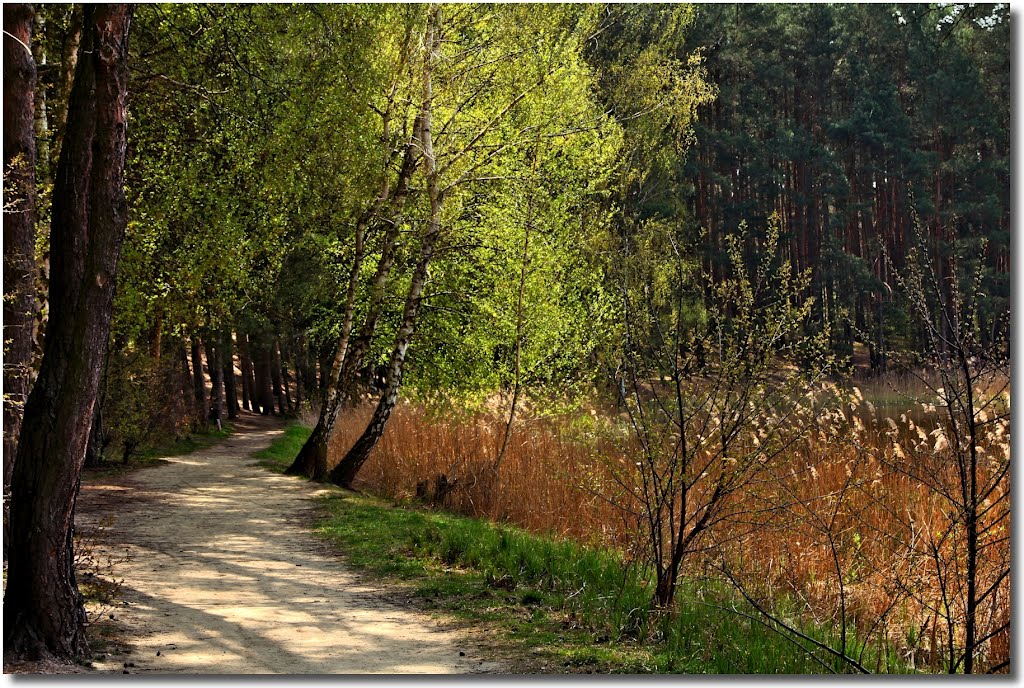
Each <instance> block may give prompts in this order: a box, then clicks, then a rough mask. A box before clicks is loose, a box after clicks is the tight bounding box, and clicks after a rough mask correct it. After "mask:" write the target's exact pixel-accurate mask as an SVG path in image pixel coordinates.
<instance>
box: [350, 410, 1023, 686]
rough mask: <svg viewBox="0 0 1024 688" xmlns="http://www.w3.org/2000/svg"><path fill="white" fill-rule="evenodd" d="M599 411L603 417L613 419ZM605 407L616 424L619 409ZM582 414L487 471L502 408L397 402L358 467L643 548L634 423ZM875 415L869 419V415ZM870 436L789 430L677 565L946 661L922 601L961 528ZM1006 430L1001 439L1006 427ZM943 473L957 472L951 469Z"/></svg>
mask: <svg viewBox="0 0 1024 688" xmlns="http://www.w3.org/2000/svg"><path fill="white" fill-rule="evenodd" d="M371 412H372V408H370V407H369V406H366V405H363V406H360V407H358V408H356V409H353V410H352V411H350V412H349V413H347V414H346V416H345V418H344V419H343V420H342V422H341V423H340V427H339V429H338V431H337V432H336V434H335V436H334V438H333V440H332V443H331V452H330V453H331V457H332V458H333V459H334V460H335V461H337V460H339V459H340V458H341V456H343V453H344V451H346V450H347V449H348V447H350V446H351V445H352V444H353V443H354V441H355V439H356V437H357V436H358V434H359V433H360V432H361V431H362V430H363V428H365V427H366V423H367V421H368V420H369V417H370V414H371ZM595 415H596V414H595ZM609 415H610V414H601V417H602V419H604V420H605V421H608V420H609ZM610 420H611V424H612V425H614V417H611V418H610ZM918 420H919V421H921V419H920V418H918ZM578 421H579V419H576V420H575V421H573V420H570V419H559V420H550V419H548V420H540V419H536V418H534V419H528V420H525V421H522V422H520V423H518V424H517V425H516V427H515V429H514V432H513V435H512V439H511V443H510V446H509V448H508V452H507V454H506V456H505V457H504V458H503V460H502V462H501V464H500V466H499V467H498V469H497V471H495V470H494V462H495V459H496V457H497V455H498V452H499V448H500V446H501V441H502V436H503V433H504V421H503V419H501V418H500V417H498V416H496V415H492V414H488V413H475V414H459V413H455V412H452V411H450V410H444V411H442V410H437V409H434V410H431V409H428V408H426V407H424V406H422V405H418V404H412V403H408V402H403V403H401V404H399V406H398V407H397V408H396V409H395V412H394V414H393V416H392V419H391V421H390V423H389V425H388V427H387V430H386V432H385V433H384V437H383V438H382V440H381V442H380V443H379V444H378V446H377V448H376V450H375V451H374V454H373V456H372V457H371V459H370V461H368V462H367V464H366V465H365V466H364V468H363V469H362V471H361V473H360V476H359V482H360V483H361V485H362V486H363V487H364V488H365V489H368V490H369V491H372V492H375V493H377V494H381V495H385V496H388V497H392V498H398V499H404V498H412V497H415V496H417V495H419V496H420V497H426V498H427V499H430V498H435V499H436V498H437V495H436V490H437V483H436V479H437V477H438V476H442V475H443V476H445V479H446V480H447V481H448V482H449V483H450V484H451V483H454V485H453V486H451V490H450V492H446V493H445V494H443V495H441V498H440V499H439V500H437V501H440V502H441V503H442V504H443V506H444V507H445V508H447V509H450V510H453V511H455V512H458V513H462V514H466V515H470V516H477V517H484V518H488V519H491V520H493V521H497V522H507V523H512V524H515V525H517V526H520V527H523V528H525V529H527V530H530V531H533V532H538V533H552V534H555V535H558V536H562V537H568V538H573V539H575V540H577V541H581V542H584V543H589V544H597V545H604V546H612V547H617V548H619V549H620V550H623V551H626V552H627V553H629V554H631V555H632V556H637V557H638V556H640V551H641V549H642V548H641V546H640V545H638V542H637V538H636V532H637V527H636V521H635V517H633V516H630V515H629V512H630V510H634V511H635V510H636V509H637V508H638V505H637V504H635V503H630V499H631V498H630V497H629V496H628V493H627V491H626V490H624V489H622V488H621V487H620V486H618V485H617V483H616V482H615V480H614V479H613V477H612V476H613V473H614V474H618V475H619V476H621V475H622V471H621V467H622V466H623V465H629V464H628V457H627V456H625V455H624V453H623V452H624V448H625V451H628V446H629V438H628V436H622V437H620V438H617V439H614V440H613V441H609V440H608V438H607V433H601V432H594V427H595V422H599V420H597V419H595V418H594V417H593V416H591V417H589V418H584V423H582V425H581V424H580V423H579V422H578ZM874 424H875V426H878V425H879V420H878V419H877V418H876V419H875V420H874ZM869 425H870V422H869ZM604 427H605V429H606V430H607V427H609V426H608V424H606V425H605V426H604ZM834 431H835V429H833V432H834ZM866 436H869V437H870V438H871V441H869V442H868V444H867V446H865V445H863V444H862V445H860V446H859V447H858V446H857V445H856V444H855V443H851V442H848V441H843V439H841V438H836V437H830V436H828V434H827V433H820V434H818V435H817V436H814V435H812V436H810V437H808V438H807V440H806V441H804V442H802V443H799V444H798V445H795V446H794V447H793V449H792V451H791V452H789V453H788V454H787V455H786V456H785V457H783V458H782V459H781V460H780V461H778V462H777V463H776V465H775V466H774V470H773V471H772V474H771V475H770V476H767V479H764V480H760V481H757V482H756V483H755V484H753V485H751V486H750V487H749V489H748V490H746V491H745V492H743V493H741V494H737V495H736V496H734V497H733V502H732V503H731V504H730V505H729V511H730V512H731V513H732V514H733V517H732V518H730V519H728V520H727V521H725V522H723V523H721V524H719V526H718V527H717V528H716V529H715V531H714V532H713V534H712V535H711V536H710V537H707V538H705V539H704V541H703V544H704V547H703V549H701V550H700V551H699V552H697V553H696V554H695V556H693V557H691V558H690V559H689V560H688V561H687V563H686V568H687V572H688V573H689V574H690V575H708V573H709V572H710V573H711V574H712V575H714V572H715V571H716V570H718V571H720V570H721V568H722V567H723V566H724V567H727V568H728V570H729V571H730V572H731V573H733V574H734V575H735V576H736V579H737V581H738V582H740V583H741V584H742V585H744V586H745V587H746V589H747V592H748V593H749V594H751V595H752V596H753V597H754V598H756V599H763V600H765V601H766V602H767V601H770V600H775V599H778V598H779V597H782V596H784V597H786V598H787V599H788V600H790V601H791V602H790V604H791V605H796V607H795V608H794V609H792V610H791V611H792V612H793V613H800V614H802V615H803V616H804V617H805V618H806V619H808V620H813V621H814V622H815V623H816V624H818V625H819V626H822V627H825V628H828V627H837V626H838V625H839V624H841V622H842V620H843V619H845V620H846V623H847V624H848V626H850V627H853V628H856V629H857V630H858V631H859V632H860V634H861V635H862V636H863V635H870V636H871V638H872V640H873V641H874V642H878V641H879V640H882V639H884V640H885V641H886V643H885V644H886V651H889V649H890V648H891V651H892V652H898V653H899V654H900V656H901V658H902V659H903V661H905V662H908V663H910V664H912V665H914V666H917V667H921V668H931V669H932V670H942V666H941V660H940V657H941V652H942V650H943V648H944V647H946V646H947V645H948V635H947V634H948V628H947V626H946V625H945V624H944V623H943V621H942V617H943V610H942V608H936V607H934V606H933V605H934V604H935V602H936V600H939V599H940V598H941V594H940V593H941V588H940V586H941V584H942V579H941V576H940V574H941V573H945V574H949V573H950V572H953V574H954V578H955V577H956V575H957V574H958V573H959V571H958V569H957V568H956V567H957V566H958V565H959V563H958V562H959V560H960V559H962V551H961V545H962V543H959V542H955V541H952V540H949V541H945V542H943V543H941V544H940V545H939V546H938V547H937V548H935V547H931V548H930V545H929V544H928V538H927V537H925V535H926V534H929V533H932V534H934V533H938V532H941V531H942V530H943V529H945V528H947V527H948V526H949V523H950V514H949V513H948V512H947V510H946V508H945V504H944V502H943V500H942V499H941V498H940V497H939V496H938V495H937V494H936V493H935V491H934V490H930V489H928V488H926V487H925V486H923V485H922V484H921V483H920V482H919V481H916V480H914V479H913V478H911V477H908V476H907V475H906V474H905V473H904V472H902V471H901V470H899V461H898V460H897V457H894V455H893V451H894V450H893V449H892V447H891V444H892V443H891V441H889V440H888V439H887V436H886V435H885V434H884V433H883V432H880V431H879V432H875V433H874V434H873V435H872V434H871V433H870V432H869V433H867V435H866ZM1006 443H1007V447H1006V450H1007V451H1008V443H1009V438H1008V437H1007V438H1006ZM993 449H995V448H993ZM1007 455H1008V454H1007ZM907 460H913V461H918V462H921V461H928V460H929V459H928V458H927V457H925V456H916V455H915V456H911V457H907ZM927 469H928V470H930V471H933V472H934V474H936V475H939V474H942V473H943V472H945V473H946V474H949V473H950V471H952V470H953V469H952V467H950V466H948V465H940V464H939V463H936V464H935V465H932V466H927ZM984 470H985V469H984V468H983V472H984ZM948 477H949V479H950V480H949V484H952V480H953V478H954V476H953V475H948ZM1004 482H1005V483H1006V485H1005V487H1002V486H1001V489H1008V487H1009V486H1008V477H1007V478H1006V479H1005V481H1004ZM444 491H445V490H444V488H442V492H444ZM1008 509H1009V500H1008V499H1007V500H1004V501H1003V502H1002V505H1001V506H1000V507H999V508H996V509H993V510H992V511H991V512H990V513H988V514H987V515H986V519H987V522H993V521H995V520H996V519H1002V520H1003V522H1004V523H1003V524H1004V525H1005V527H1006V529H1007V531H1006V532H1008V528H1009V514H1008ZM712 545H713V546H712ZM929 548H930V549H929ZM1009 556H1010V551H1009V539H1008V538H1004V539H1002V540H999V539H998V538H997V539H995V540H993V541H992V542H991V543H989V544H988V545H987V547H986V549H985V556H984V557H982V570H981V575H980V578H981V586H980V589H985V588H986V587H987V586H989V585H991V584H993V583H995V582H996V578H997V576H998V575H999V572H1000V571H1001V570H1003V568H1005V567H1006V566H1008V563H1009ZM942 566H944V567H945V570H944V571H943V570H941V568H940V567H942ZM946 585H947V591H948V592H949V593H950V594H952V595H953V596H956V595H962V593H963V590H961V589H960V586H959V583H958V582H957V581H955V580H954V581H952V582H951V583H950V582H947V584H946ZM1009 614H1010V600H1009V584H1008V581H1004V582H1003V584H1002V585H999V586H997V591H996V592H995V593H994V594H992V595H991V596H990V597H989V598H988V599H987V600H986V604H985V605H984V607H983V609H982V610H981V616H982V618H981V622H982V623H981V625H982V627H983V628H984V629H994V628H997V627H998V626H999V625H1000V624H1002V623H1003V622H1005V621H1008V620H1009ZM954 618H955V612H954ZM958 625H960V624H958ZM958 632H959V631H958ZM960 641H961V638H960V637H959V636H957V637H956V642H960ZM1008 656H1009V631H1008V630H1006V631H1003V632H1000V633H997V634H996V635H995V637H993V638H992V640H991V641H990V642H989V644H988V646H987V647H986V649H985V651H984V653H983V664H984V665H987V666H995V665H996V664H998V663H999V662H1001V661H1003V660H1005V659H1006V658H1008ZM869 668H870V667H869Z"/></svg>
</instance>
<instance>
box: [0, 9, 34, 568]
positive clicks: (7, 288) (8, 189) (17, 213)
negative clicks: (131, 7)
mask: <svg viewBox="0 0 1024 688" xmlns="http://www.w3.org/2000/svg"><path fill="white" fill-rule="evenodd" d="M32 17H33V9H32V5H22V4H17V5H15V4H11V5H4V206H5V207H4V222H3V230H4V323H3V334H4V357H3V363H4V388H3V389H4V402H3V408H4V557H5V558H6V554H7V544H8V543H9V542H10V533H9V532H8V530H7V526H8V511H7V509H8V506H9V502H10V499H9V494H10V489H11V475H12V474H13V471H14V460H15V456H16V452H17V446H18V434H19V432H20V430H21V419H22V414H23V412H24V409H25V402H26V400H27V399H28V393H29V388H30V386H31V381H32V373H31V368H32V328H33V323H34V319H35V306H36V295H35V237H36V231H35V222H36V204H35V184H36V181H35V163H36V148H35V131H34V128H33V127H34V98H35V86H36V64H35V60H34V58H33V56H32V51H31V50H29V49H28V46H29V45H30V44H31V42H32ZM8 206H9V207H8Z"/></svg>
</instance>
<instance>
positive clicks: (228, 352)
mask: <svg viewBox="0 0 1024 688" xmlns="http://www.w3.org/2000/svg"><path fill="white" fill-rule="evenodd" d="M233 349H234V347H232V345H231V330H226V331H225V332H224V336H223V337H221V346H220V351H221V357H222V361H221V365H222V367H223V370H224V400H225V402H226V403H227V406H228V418H229V419H232V420H234V419H235V418H238V385H237V384H236V382H235V353H234V350H233Z"/></svg>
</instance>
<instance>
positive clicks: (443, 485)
mask: <svg viewBox="0 0 1024 688" xmlns="http://www.w3.org/2000/svg"><path fill="white" fill-rule="evenodd" d="M7 21H8V14H7V11H6V9H5V27H6V26H7ZM22 24H24V25H26V26H28V27H29V29H30V30H29V34H28V35H24V32H22V33H21V34H18V35H23V36H24V38H25V39H26V40H25V41H24V42H23V43H24V47H26V48H30V52H31V58H32V62H33V64H34V69H35V74H36V78H35V82H34V86H33V90H32V96H33V102H34V109H33V111H32V124H33V129H32V131H31V133H30V138H31V146H30V147H31V153H30V156H29V155H27V154H26V153H20V154H17V153H14V154H11V155H8V152H9V150H12V149H10V148H9V147H8V139H7V137H6V136H5V169H6V170H7V174H6V175H5V225H4V226H5V230H4V232H5V234H4V246H5V251H4V255H5V268H6V269H5V283H4V290H5V301H4V306H5V312H4V329H5V365H4V375H5V378H4V388H5V397H4V413H5V421H4V430H5V435H4V441H5V451H4V457H5V458H4V492H5V505H6V504H8V503H9V502H10V500H9V499H7V497H8V496H9V495H10V496H11V497H12V498H13V499H14V500H15V501H17V491H16V490H14V492H12V481H14V472H15V457H18V460H19V461H20V460H21V458H20V457H21V456H22V455H23V454H19V453H18V451H23V453H24V450H18V449H17V443H18V430H19V427H20V422H21V421H20V419H21V414H22V409H23V408H24V404H25V400H26V399H27V398H28V394H29V389H30V388H31V386H32V383H33V381H34V380H35V379H36V376H37V375H38V373H39V369H40V363H41V359H42V353H43V341H44V338H45V336H46V335H47V334H48V330H49V329H51V327H52V325H53V321H52V319H51V318H50V315H51V314H52V313H53V312H54V308H53V307H54V304H53V303H52V302H51V301H49V300H48V298H47V295H48V293H50V292H49V289H50V288H51V286H52V285H51V269H52V268H54V265H53V264H52V263H51V260H50V254H51V244H50V238H51V227H57V226H58V224H59V218H57V219H55V218H54V217H53V216H52V213H51V207H52V206H51V204H52V203H53V199H54V195H55V194H57V193H59V192H58V191H55V190H56V189H60V188H61V187H60V184H61V179H60V175H59V168H60V164H59V161H60V156H61V155H62V154H63V152H62V149H63V148H66V147H67V144H66V143H65V131H66V130H67V129H68V127H69V124H68V122H69V118H73V116H74V113H73V112H72V113H71V114H69V103H70V102H72V86H73V84H74V82H75V71H76V69H79V71H81V69H80V68H79V62H80V60H81V53H80V50H81V47H80V46H81V43H82V41H83V36H85V38H86V39H89V35H90V31H91V30H92V29H91V28H90V26H91V25H90V23H89V17H87V16H85V14H84V13H83V9H82V7H81V6H78V5H37V6H35V8H34V12H33V13H30V14H29V20H28V23H27V24H25V22H24V21H23V22H22ZM126 31H127V29H126ZM131 32H132V37H131V41H130V43H129V53H128V54H127V64H128V66H129V69H130V86H129V93H128V105H127V108H128V117H129V120H128V132H129V134H128V139H127V148H126V151H125V165H124V193H125V196H126V199H125V200H126V203H127V209H128V210H127V218H128V219H127V231H126V233H125V235H124V245H123V249H122V250H121V256H120V264H119V266H117V267H116V270H115V272H116V274H117V288H116V294H115V295H114V301H113V311H112V320H111V324H110V333H109V337H107V338H106V339H105V341H106V343H105V346H104V347H103V351H102V356H101V358H102V363H101V366H100V370H101V375H100V381H99V384H98V387H97V399H96V404H95V410H94V412H92V413H91V415H90V416H89V417H90V418H91V428H90V429H89V432H88V433H87V434H88V442H87V445H86V453H85V456H84V457H83V460H84V462H85V464H86V465H87V466H88V465H94V464H98V463H102V462H104V461H107V462H109V461H123V462H125V463H127V462H129V461H130V460H131V459H132V458H133V457H135V456H138V455H140V453H142V452H144V451H145V450H147V449H148V448H151V447H153V446H156V445H158V444H161V443H165V442H166V441H168V440H169V439H173V438H176V437H182V436H186V435H189V434H190V433H194V432H197V431H199V430H202V429H203V428H205V427H206V426H208V424H211V423H213V424H220V423H222V422H229V421H230V420H231V419H232V418H235V417H236V416H237V414H238V413H239V412H241V411H242V410H243V409H245V410H249V411H253V412H259V413H263V414H275V415H281V416H286V417H290V418H299V419H302V420H304V421H305V423H306V424H307V425H308V426H309V427H310V428H311V432H310V434H309V438H308V439H306V440H305V441H304V444H303V447H302V450H301V451H300V452H299V454H298V456H297V457H296V460H295V462H294V463H293V464H292V465H291V466H290V468H289V471H290V472H292V473H297V474H302V475H306V476H309V477H311V478H313V479H317V480H330V481H333V482H335V483H337V484H339V485H342V486H346V487H349V486H353V485H355V486H357V487H359V488H360V489H363V490H369V491H372V492H375V493H378V494H383V495H388V496H390V497H393V498H401V499H420V500H425V501H428V502H431V503H432V504H433V505H435V506H437V507H444V508H448V509H451V510H454V511H458V512H461V513H465V514H469V515H473V516H483V517H487V518H489V519H492V520H495V521H498V522H502V523H512V524H515V525H518V526H521V527H523V528H526V529H528V530H532V531H535V532H539V533H547V534H553V535H555V536H557V537H559V538H570V539H571V540H573V541H576V542H579V543H583V544H586V545H588V546H595V547H599V548H604V549H608V550H611V551H615V552H617V553H619V554H618V555H617V556H621V558H622V562H623V566H624V567H625V568H624V570H625V571H626V572H627V573H626V574H624V575H625V576H626V577H627V578H628V577H629V576H631V575H636V576H638V579H637V580H638V581H639V582H638V583H637V585H639V586H640V588H641V589H642V590H643V591H644V592H643V593H642V595H643V596H646V598H649V599H645V600H643V601H637V603H636V606H635V608H634V609H633V610H632V611H629V612H628V613H626V614H625V615H620V616H615V615H613V614H610V615H609V616H608V618H607V619H605V620H603V621H601V622H600V623H602V624H607V625H609V627H610V628H611V629H612V633H613V634H616V637H618V636H622V637H629V638H633V639H640V640H641V641H643V642H646V641H648V640H650V641H652V642H653V641H655V640H657V641H659V642H661V641H665V642H668V641H670V640H671V639H672V637H673V636H672V631H671V630H670V627H671V624H672V621H671V615H667V616H666V615H665V614H663V613H661V612H663V611H664V610H666V609H672V608H673V605H678V600H677V599H676V592H677V590H678V589H680V587H681V586H682V587H684V588H685V589H686V591H687V596H689V597H692V596H694V595H697V596H698V597H700V598H701V599H704V597H703V596H704V595H711V596H712V597H714V596H715V595H727V596H728V595H732V596H733V597H729V599H730V600H731V599H733V598H734V596H735V595H737V594H738V595H740V597H739V598H735V599H742V600H743V602H744V604H745V605H746V606H744V609H746V610H747V611H746V612H744V613H745V614H748V615H752V616H756V617H757V618H761V619H763V620H764V622H765V623H767V624H769V625H772V624H774V626H775V628H776V629H777V630H778V631H779V632H781V633H788V634H790V636H791V637H793V638H794V639H795V641H796V642H798V643H803V644H804V646H805V647H806V648H807V652H808V653H810V654H811V655H812V656H813V657H815V658H817V657H819V654H820V656H821V657H823V658H824V659H820V660H819V659H816V660H815V661H819V662H826V663H827V666H829V667H831V668H833V669H837V668H838V669H844V668H845V669H849V668H853V669H857V670H893V671H895V670H903V669H906V668H908V667H910V668H925V669H930V670H947V671H953V672H956V671H967V672H971V671H982V670H983V671H1001V670H1008V667H1009V538H1008V527H1009V497H1008V495H1009V490H1008V483H1009V425H1008V422H1009V387H1008V385H1009V382H1008V379H1009V378H1008V360H1009V341H1008V336H1009V330H1008V325H1009V284H1010V279H1009V267H1010V254H1009V250H1010V212H1009V209H1010V201H1009V193H1010V186H1009V173H1010V146H1009V133H1010V106H1009V103H1010V80H1009V76H1010V75H1009V45H1010V43H1009V41H1010V15H1009V8H1008V6H1006V5H1000V4H996V5H988V4H985V5H982V4H977V5H962V4H942V5H939V4H924V5H907V6H904V5H768V4H764V5H724V4H722V5H718V4H716V5H698V6H690V5H672V6H664V5H635V6H625V5H587V6H573V5H565V6H562V5H559V6H555V5H543V6H520V5H485V6H476V5H468V4H467V5H451V6H429V7H428V6H424V5H376V6H362V5H360V6H356V5H300V6H290V7H282V6H270V5H187V4H182V5H142V6H139V7H137V8H136V9H135V10H134V17H133V19H132V27H131ZM6 46H7V44H6V43H5V49H7V48H6ZM9 83H11V81H10V80H9V79H8V75H7V71H6V68H5V112H7V111H8V110H9V108H8V103H11V102H13V101H10V100H9V96H8V85H9ZM8 130H9V127H8V126H7V123H6V121H5V131H8ZM25 150H26V151H27V150H28V149H27V148H25ZM19 156H20V157H19ZM26 160H29V161H31V160H34V164H28V163H26ZM22 198H24V199H28V201H30V202H31V208H30V209H29V211H24V206H22V208H21V210H19V209H18V207H17V202H18V199H22ZM11 199H14V200H13V201H12V200H11ZM12 203H13V204H14V205H12ZM23 211H24V212H23ZM9 212H11V213H12V214H13V215H18V216H19V217H22V216H28V215H30V219H31V221H30V222H25V223H15V222H10V221H8V215H7V213H9ZM54 279H56V278H54ZM8 332H13V333H15V334H13V335H9V334H8ZM79 465H80V464H79ZM71 504H72V506H73V497H71ZM6 527H7V516H6V511H5V534H6ZM7 541H8V539H7V538H6V537H5V543H6V542H7ZM754 543H757V544H756V547H755V546H754ZM5 555H6V549H5ZM630 571H633V572H634V573H629V572H630ZM648 579H649V580H648ZM624 580H625V579H624ZM623 585H625V583H623ZM692 586H696V589H697V590H698V592H697V593H694V591H693V590H694V589H693V588H692ZM648 588H649V589H648ZM723 590H729V591H731V592H729V593H725V592H722V591H723ZM709 591H710V592H709ZM716 591H717V592H716ZM709 599H710V598H709ZM715 599H717V598H715ZM5 607H6V605H5ZM5 614H6V611H5ZM666 619H668V620H667V621H666ZM594 623H598V622H594ZM808 628H815V629H819V630H818V631H814V632H811V631H808V630H807V629H808ZM800 629H804V630H800ZM821 629H824V630H821ZM673 642H674V641H673ZM680 642H682V641H680ZM815 653H819V654H815Z"/></svg>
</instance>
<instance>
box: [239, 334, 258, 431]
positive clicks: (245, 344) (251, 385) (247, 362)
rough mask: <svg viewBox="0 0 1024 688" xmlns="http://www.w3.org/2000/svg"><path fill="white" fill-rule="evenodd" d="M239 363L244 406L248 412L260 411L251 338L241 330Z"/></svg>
mask: <svg viewBox="0 0 1024 688" xmlns="http://www.w3.org/2000/svg"><path fill="white" fill-rule="evenodd" d="M237 335H238V362H239V364H240V367H241V371H242V406H243V407H244V408H245V409H246V410H247V411H259V404H258V403H257V402H256V391H255V390H256V383H255V382H254V381H253V370H252V358H251V357H250V356H249V338H248V336H247V335H246V334H245V333H244V332H242V331H241V330H239V331H238V332H237Z"/></svg>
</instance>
